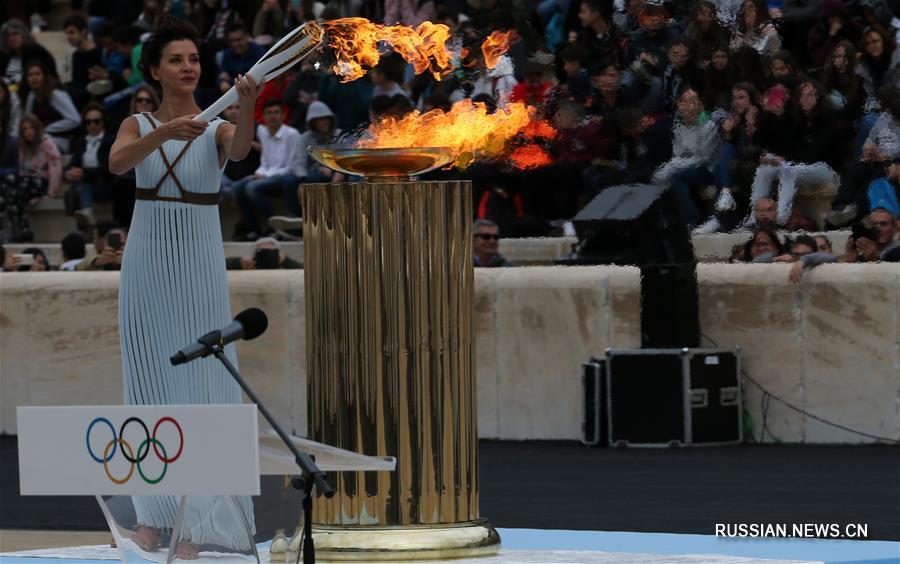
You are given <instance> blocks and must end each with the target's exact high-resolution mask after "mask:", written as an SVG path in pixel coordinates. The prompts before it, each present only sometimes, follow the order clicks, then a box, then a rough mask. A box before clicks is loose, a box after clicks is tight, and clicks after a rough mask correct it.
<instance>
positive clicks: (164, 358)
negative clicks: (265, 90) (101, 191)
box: [109, 19, 260, 558]
mask: <svg viewBox="0 0 900 564" xmlns="http://www.w3.org/2000/svg"><path fill="white" fill-rule="evenodd" d="M141 65H142V71H143V74H144V77H145V79H147V80H151V81H154V82H158V83H159V84H161V86H162V92H163V97H162V103H161V105H160V107H159V109H158V110H157V111H156V112H154V113H152V114H151V113H141V114H135V115H132V116H130V117H128V118H126V119H125V121H123V122H122V126H121V127H120V128H119V133H118V136H117V138H116V141H115V143H114V144H113V146H112V150H111V151H110V155H109V169H110V172H111V173H112V174H114V175H121V174H124V173H126V172H128V171H130V170H131V169H132V168H133V169H134V170H135V174H136V178H137V202H136V205H135V208H134V216H133V219H132V224H131V231H130V233H129V236H128V246H127V247H126V250H125V256H124V260H123V262H122V274H121V282H120V293H119V335H120V339H121V345H122V376H123V380H124V391H125V403H126V404H129V405H147V404H157V405H158V404H209V403H217V404H218V403H239V402H240V401H241V394H240V389H239V388H238V386H237V384H236V383H235V382H234V381H232V380H231V378H230V376H229V375H228V373H227V372H226V371H225V369H224V367H222V366H221V365H220V364H219V363H218V361H217V360H215V359H214V358H211V357H210V358H206V359H202V360H197V361H194V362H192V363H189V364H186V365H182V366H178V367H174V366H171V364H170V363H169V357H170V356H171V355H172V354H174V353H175V352H176V351H177V350H178V349H180V348H181V347H183V346H184V345H185V344H187V343H191V342H193V341H194V340H196V338H197V336H198V335H202V334H204V333H206V332H208V331H210V330H212V329H215V328H217V327H222V326H224V325H227V324H228V322H229V321H230V320H231V318H232V315H231V305H230V303H229V298H228V284H227V280H226V275H225V254H224V248H223V245H222V235H221V228H220V225H219V210H218V206H217V204H218V199H219V195H218V191H219V186H220V183H221V177H222V171H223V169H224V166H225V161H226V160H228V159H231V160H241V159H243V158H244V157H245V156H246V155H247V153H248V152H249V150H250V144H251V142H252V141H253V107H254V104H255V100H256V97H257V94H258V92H259V90H260V88H259V86H258V85H257V84H256V83H255V82H254V80H253V79H252V78H251V77H247V76H239V77H238V79H237V80H236V83H237V90H238V93H239V97H240V98H239V99H240V105H241V111H240V119H239V120H238V123H237V124H236V125H232V124H230V123H228V122H225V121H223V120H220V119H216V120H214V121H212V122H211V123H209V124H207V123H205V122H203V121H199V120H195V119H192V118H193V116H195V115H196V114H197V113H199V112H200V108H199V107H197V104H196V103H195V101H194V90H195V88H196V87H197V81H198V79H199V77H200V56H199V41H198V39H197V32H196V30H195V29H194V28H193V26H191V25H190V24H189V23H187V22H184V21H182V20H177V19H169V20H167V21H165V22H164V23H163V24H162V25H161V26H160V27H159V28H157V30H156V31H155V32H154V33H153V35H152V36H151V37H150V39H149V40H148V41H147V42H146V43H145V44H144V48H143V55H142V59H141ZM226 352H227V354H228V356H229V358H230V359H231V360H232V362H234V361H235V360H236V359H235V353H234V349H233V347H228V349H227V351H226ZM238 504H239V505H241V506H242V509H243V510H244V511H245V512H249V513H250V515H249V517H250V519H252V506H251V501H250V499H249V498H240V499H239V503H238ZM134 505H135V512H136V514H137V523H138V529H137V533H136V535H135V536H134V538H133V540H134V541H135V542H136V543H137V544H138V546H140V547H141V548H142V549H144V550H154V549H156V548H158V547H159V544H160V531H161V530H166V529H171V528H172V526H173V524H174V517H175V513H176V509H177V501H176V500H175V499H174V498H172V497H163V496H155V497H135V498H134ZM184 519H185V523H186V526H185V528H183V529H182V531H183V532H185V531H186V533H184V534H183V535H182V539H183V540H184V541H185V542H183V543H181V544H180V545H179V547H178V556H179V557H182V558H192V557H193V558H196V557H197V554H198V548H197V547H198V546H199V545H203V544H211V545H218V546H227V547H232V548H235V547H243V548H249V545H248V539H247V535H246V533H245V532H244V531H245V528H244V526H243V523H242V518H241V516H240V514H239V513H238V512H237V509H236V505H235V504H234V503H233V502H232V501H231V498H203V499H200V498H191V499H190V501H189V503H188V505H187V507H186V514H185V517H184Z"/></svg>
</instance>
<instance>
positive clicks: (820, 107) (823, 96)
mask: <svg viewBox="0 0 900 564" xmlns="http://www.w3.org/2000/svg"><path fill="white" fill-rule="evenodd" d="M804 86H812V87H813V89H815V91H816V107H815V108H813V111H812V115H813V116H816V115H818V114H821V113H828V112H830V111H831V110H833V109H834V108H833V107H832V105H831V98H830V97H829V96H828V92H826V91H825V87H823V86H822V85H821V84H820V83H819V82H817V81H815V80H804V81H802V82H800V83H799V84H798V85H797V88H795V89H794V92H793V93H792V94H791V100H790V101H791V104H792V105H793V107H794V112H795V114H794V115H796V116H797V117H798V118H799V117H801V115H802V113H803V110H801V109H800V94H801V93H802V92H803V87H804Z"/></svg>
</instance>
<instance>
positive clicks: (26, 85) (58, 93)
mask: <svg viewBox="0 0 900 564" xmlns="http://www.w3.org/2000/svg"><path fill="white" fill-rule="evenodd" d="M24 72H25V79H24V80H23V81H22V82H21V83H20V84H19V91H18V95H19V101H20V102H21V103H22V108H23V111H24V112H25V113H27V114H32V115H34V116H36V117H37V118H38V119H39V120H40V122H41V124H42V126H43V130H44V131H45V132H46V134H47V136H48V137H50V139H52V140H53V142H55V143H56V146H57V147H59V152H60V153H65V152H67V151H68V150H69V142H70V139H71V137H72V136H73V135H74V133H75V131H76V130H77V129H78V126H79V125H81V116H79V115H78V110H77V109H76V108H75V104H74V103H73V102H72V97H71V96H69V94H68V93H67V92H66V91H65V90H62V89H61V88H59V79H57V78H56V77H55V76H53V75H51V74H48V72H47V67H46V66H45V65H44V63H42V62H40V61H29V62H26V63H25V68H24Z"/></svg>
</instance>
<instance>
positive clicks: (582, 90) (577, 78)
mask: <svg viewBox="0 0 900 564" xmlns="http://www.w3.org/2000/svg"><path fill="white" fill-rule="evenodd" d="M559 57H560V59H562V71H563V84H564V85H565V87H566V92H567V94H568V95H569V96H570V97H571V98H572V99H573V100H575V101H577V102H579V103H584V102H585V100H587V97H588V94H589V93H590V89H591V82H590V78H589V77H588V73H587V69H585V68H584V62H585V60H586V57H585V54H584V51H583V50H581V49H579V48H578V47H574V46H573V47H567V48H565V49H563V50H562V52H561V53H560V55H559ZM448 102H449V100H448Z"/></svg>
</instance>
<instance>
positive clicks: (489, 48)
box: [481, 30, 518, 69]
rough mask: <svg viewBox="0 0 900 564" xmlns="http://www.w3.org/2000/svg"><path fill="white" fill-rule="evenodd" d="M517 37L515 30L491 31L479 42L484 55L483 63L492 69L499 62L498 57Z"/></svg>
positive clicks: (507, 49)
mask: <svg viewBox="0 0 900 564" xmlns="http://www.w3.org/2000/svg"><path fill="white" fill-rule="evenodd" d="M517 39H518V36H517V35H516V32H515V30H511V31H495V32H493V33H491V34H490V35H489V36H488V37H487V38H486V39H485V40H484V42H482V44H481V54H482V55H484V64H485V66H486V67H487V68H489V69H492V68H494V67H496V66H497V63H498V62H500V57H501V56H503V54H504V53H506V52H507V51H509V46H510V44H512V43H513V42H515V41H516V40H517Z"/></svg>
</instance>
